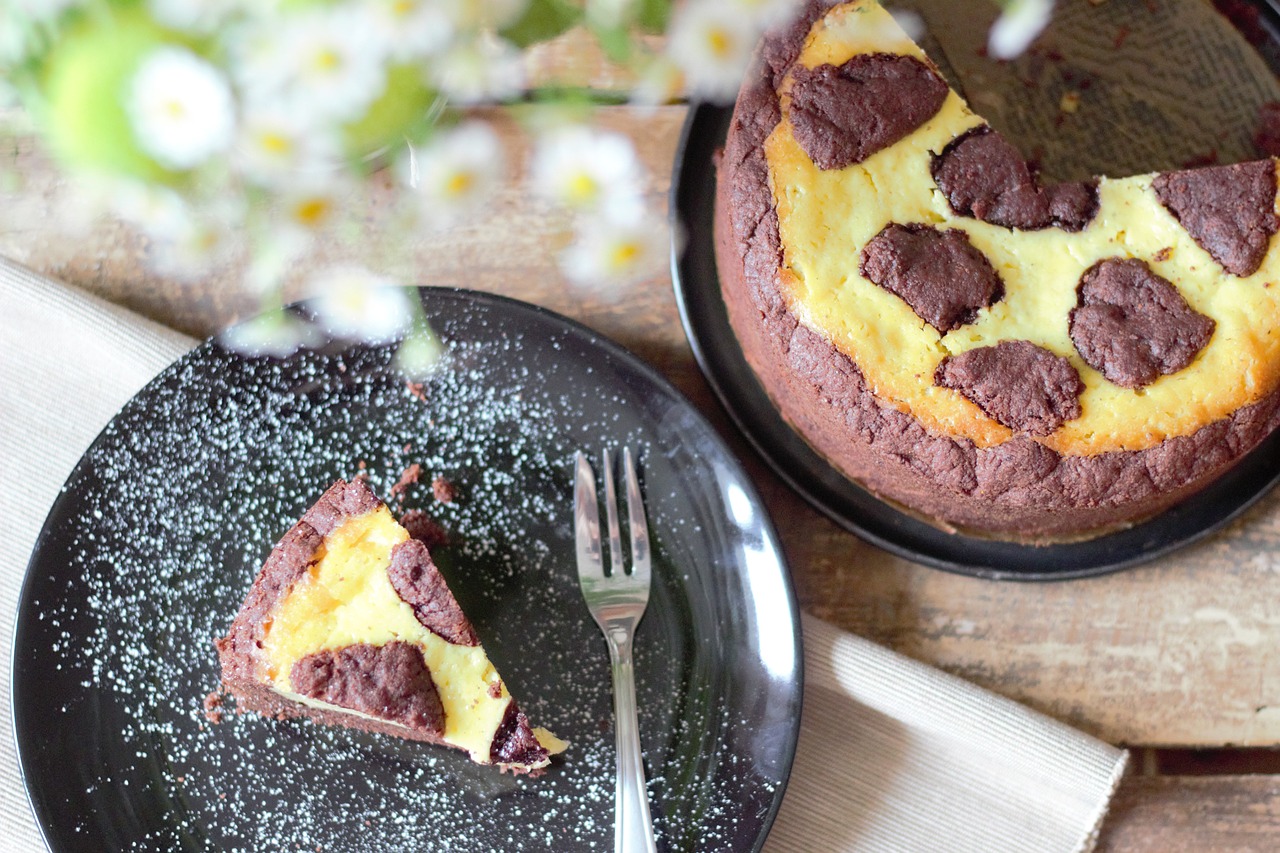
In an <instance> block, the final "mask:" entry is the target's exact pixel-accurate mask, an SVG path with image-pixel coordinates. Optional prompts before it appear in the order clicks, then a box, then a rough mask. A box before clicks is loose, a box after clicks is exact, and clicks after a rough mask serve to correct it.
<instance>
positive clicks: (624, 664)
mask: <svg viewBox="0 0 1280 853" xmlns="http://www.w3.org/2000/svg"><path fill="white" fill-rule="evenodd" d="M609 658H610V660H611V661H612V662H613V712H614V713H613V719H614V726H615V727H616V730H617V735H618V777H617V794H616V797H615V799H614V810H615V817H614V831H613V850H614V853H652V851H654V850H655V849H656V848H655V847H654V843H653V823H652V821H651V820H650V817H649V795H648V792H647V790H646V789H645V784H644V765H643V764H642V763H641V760H640V724H639V719H638V716H637V713H636V679H635V668H634V667H633V666H632V663H631V638H630V637H627V638H625V639H624V640H623V641H621V642H620V641H619V640H618V638H616V637H613V636H610V637H609Z"/></svg>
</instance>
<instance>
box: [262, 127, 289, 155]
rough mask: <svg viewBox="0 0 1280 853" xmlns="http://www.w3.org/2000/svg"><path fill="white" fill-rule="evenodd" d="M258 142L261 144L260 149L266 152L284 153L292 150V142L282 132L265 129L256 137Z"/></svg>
mask: <svg viewBox="0 0 1280 853" xmlns="http://www.w3.org/2000/svg"><path fill="white" fill-rule="evenodd" d="M258 143H259V144H260V145H261V146H262V150H263V151H266V152H267V153H268V154H277V155H284V154H288V153H289V152H290V151H292V150H293V142H292V141H291V140H290V139H289V137H287V136H285V135H284V134H283V133H272V132H271V131H269V130H268V131H265V132H264V133H263V134H262V135H261V136H259V137H258Z"/></svg>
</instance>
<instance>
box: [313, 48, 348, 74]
mask: <svg viewBox="0 0 1280 853" xmlns="http://www.w3.org/2000/svg"><path fill="white" fill-rule="evenodd" d="M312 65H314V66H315V69H316V70H317V71H325V72H327V71H336V70H337V69H339V68H341V67H342V57H341V56H340V55H339V54H338V52H337V51H336V50H334V49H333V48H331V47H326V48H322V49H320V50H317V51H316V55H315V57H314V59H313V61H312Z"/></svg>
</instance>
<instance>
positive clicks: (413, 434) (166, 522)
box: [23, 300, 789, 851]
mask: <svg viewBox="0 0 1280 853" xmlns="http://www.w3.org/2000/svg"><path fill="white" fill-rule="evenodd" d="M444 309H449V310H444ZM441 310H442V312H443V313H442V314H441V315H440V316H438V317H437V318H436V322H437V324H438V327H439V328H438V331H440V333H441V335H442V337H443V338H444V339H445V340H447V341H449V342H450V356H449V360H448V363H447V365H446V367H445V368H444V369H442V370H441V371H439V372H438V373H437V375H435V376H433V377H432V378H431V379H430V381H428V382H426V383H425V384H424V386H423V387H422V389H421V391H420V392H418V393H415V391H414V389H411V388H407V387H406V384H405V382H404V379H403V377H401V376H398V375H397V374H396V373H395V372H394V371H393V370H392V369H390V367H389V361H390V353H391V351H390V349H387V348H382V349H369V348H363V347H345V348H343V347H337V348H334V349H331V350H329V351H325V352H308V353H302V354H299V355H297V356H295V357H292V358H290V359H288V360H286V361H283V362H268V361H265V360H246V359H244V358H241V357H238V356H232V355H230V354H227V353H225V352H223V351H221V350H219V349H217V348H216V347H212V346H206V347H205V348H203V349H201V350H199V351H197V353H196V355H195V356H194V357H191V358H188V359H186V360H184V362H181V363H179V365H177V366H175V368H172V369H171V370H170V371H168V372H167V373H166V374H165V375H163V376H162V377H161V378H160V380H158V381H157V382H156V383H154V384H153V385H152V386H151V387H150V388H149V389H148V391H147V392H145V393H144V395H143V398H142V399H140V400H139V401H135V403H134V404H131V406H129V407H128V408H126V410H125V411H124V412H123V413H122V415H121V416H120V417H118V418H117V419H116V421H114V422H113V424H112V426H111V427H110V428H109V429H108V431H107V432H106V433H105V434H104V435H103V437H102V438H101V439H100V440H99V441H98V442H97V443H96V444H95V446H94V448H93V449H92V450H91V452H90V454H89V455H88V457H87V458H86V462H85V463H84V464H82V467H81V469H80V472H79V474H78V476H77V477H76V478H73V481H72V484H71V487H70V489H69V492H68V494H67V496H66V499H65V500H64V501H63V503H62V505H61V507H60V508H59V511H55V519H57V518H58V517H59V512H61V513H63V514H64V516H65V517H64V518H63V519H62V521H63V522H64V523H65V524H66V525H67V526H66V527H65V528H64V533H63V535H61V536H60V537H56V538H55V539H54V540H51V541H50V542H47V543H46V544H45V545H43V546H42V551H41V558H42V559H41V561H40V562H39V565H40V566H41V570H42V571H45V572H48V577H47V578H44V579H43V580H44V582H42V583H40V584H36V585H35V587H34V588H33V592H34V593H35V594H37V595H38V596H39V597H38V598H37V600H35V601H34V602H32V605H33V606H32V609H31V611H30V612H32V613H35V614H38V615H36V616H35V620H36V621H37V622H39V623H40V625H39V628H38V630H35V631H34V634H33V633H32V632H28V634H29V635H31V636H38V637H42V638H47V643H46V645H47V647H48V649H49V651H50V652H51V653H52V654H51V655H48V654H45V653H44V652H43V650H42V649H40V648H37V651H36V654H35V656H36V657H40V658H42V659H44V660H48V661H52V663H53V666H54V667H56V669H55V673H56V675H54V676H53V678H52V679H51V681H50V684H49V685H46V688H42V689H47V693H48V695H49V696H56V697H57V701H56V705H55V706H54V707H51V708H49V709H48V713H49V714H50V715H52V716H55V717H58V718H59V719H58V720H57V721H56V723H55V725H58V726H61V727H63V728H65V729H66V730H67V731H71V732H81V733H82V734H83V737H84V738H85V739H86V744H81V745H78V746H73V747H70V748H69V749H70V751H71V752H73V753H75V754H77V755H78V756H79V765H80V766H79V767H78V768H77V772H78V773H79V774H81V778H80V781H82V783H83V784H81V785H79V786H78V788H77V785H76V784H74V783H72V782H68V783H67V784H68V788H69V789H77V791H78V793H77V794H76V796H75V797H71V796H70V795H68V798H69V799H72V800H73V801H76V802H78V801H79V799H80V798H83V800H84V802H85V803H86V804H87V807H85V808H83V809H77V808H75V807H72V808H68V809H65V810H64V814H67V815H73V816H75V817H74V820H75V822H76V823H75V825H74V826H70V827H66V828H68V829H71V830H74V831H75V832H76V833H77V834H78V835H79V836H80V837H81V838H95V839H102V838H104V837H106V836H105V835H104V830H103V828H102V826H100V825H98V824H97V823H96V822H97V821H100V820H106V821H108V822H110V823H112V825H113V826H114V827H115V830H113V831H118V832H119V833H120V836H119V838H120V840H121V844H120V846H122V847H125V848H127V849H136V850H154V849H175V848H179V849H188V848H190V849H200V848H205V847H213V848H217V849H228V850H245V851H259V850H326V851H329V850H333V851H340V850H416V849H431V850H458V851H476V850H489V849H522V850H608V849H611V848H612V843H613V841H612V838H613V772H614V771H613V761H614V748H613V733H612V728H611V719H612V707H611V693H610V689H609V675H608V672H609V670H608V660H607V654H606V652H605V646H604V641H603V638H602V637H601V636H600V634H599V631H598V629H597V628H596V627H595V625H594V623H593V622H592V621H591V619H590V616H589V615H588V614H587V612H586V609H585V606H584V605H583V603H582V600H581V594H580V593H579V591H578V588H577V583H576V574H575V569H574V566H573V562H572V554H573V540H572V519H571V516H570V511H569V510H570V507H569V499H570V494H571V470H572V458H573V453H574V452H575V451H576V450H578V449H579V448H584V449H588V450H593V449H597V448H598V447H599V446H600V442H601V441H603V440H607V441H609V442H610V443H613V444H616V445H619V446H621V445H622V444H631V445H632V446H634V447H638V448H640V450H641V460H642V467H643V469H644V479H645V481H646V490H647V493H648V497H649V518H650V524H651V528H652V531H653V537H654V555H655V571H656V574H657V580H656V581H655V588H654V591H653V599H652V603H651V605H650V609H649V613H648V614H647V616H646V619H645V622H644V623H643V625H642V628H641V632H640V636H639V637H638V639H637V672H638V675H639V680H640V685H639V690H640V705H641V708H642V717H641V733H642V738H643V739H644V743H645V747H646V760H647V764H648V766H649V769H650V775H651V779H650V789H651V793H652V799H653V801H654V804H655V814H656V821H657V829H658V834H659V837H660V840H661V845H662V846H664V847H665V848H666V849H682V850H683V849H689V850H694V849H696V850H719V849H741V848H742V846H743V839H744V838H745V839H750V840H752V841H754V840H755V839H756V838H757V836H758V833H759V827H760V825H761V822H762V815H764V814H766V813H767V812H768V811H769V808H770V806H771V804H772V802H773V795H774V793H775V792H776V790H777V789H778V785H779V780H780V779H781V778H784V777H785V772H786V766H785V765H786V759H785V758H784V757H783V756H784V754H789V753H787V751H786V750H785V749H774V750H773V751H770V750H769V749H764V750H762V751H756V752H754V753H753V752H752V751H751V750H744V748H743V747H742V746H741V744H740V743H739V740H740V738H741V736H743V733H744V732H745V734H751V732H750V731H749V729H751V727H756V728H758V727H759V725H760V718H759V715H758V714H757V713H756V712H755V709H753V708H752V704H753V702H754V701H756V700H757V699H758V697H751V700H752V701H750V702H748V701H745V700H744V698H743V697H742V696H740V695H739V692H740V691H742V690H743V689H744V687H743V686H741V685H736V684H735V681H734V679H735V678H738V677H740V676H739V675H738V674H736V673H731V672H727V671H726V669H727V667H726V666H725V660H724V658H725V656H726V655H728V656H733V655H741V654H743V653H744V651H746V652H749V651H750V649H746V650H743V649H737V648H735V647H734V646H732V644H731V643H730V641H731V640H732V637H731V636H730V635H728V634H726V631H727V630H728V626H729V625H730V624H731V623H732V622H733V620H737V619H740V618H742V617H741V614H738V613H733V614H728V613H726V614H725V615H724V616H723V617H717V620H718V623H716V622H711V623H709V622H708V621H707V619H706V616H705V614H706V613H707V612H708V611H709V612H711V613H713V614H714V613H716V608H720V609H724V608H725V607H729V606H730V605H729V604H728V603H726V602H724V601H717V598H718V597H724V595H725V593H724V592H723V591H719V592H718V591H717V586H716V583H715V582H714V578H713V577H712V575H713V574H714V572H722V571H725V570H726V567H724V566H719V565H706V564H707V563H708V562H709V560H710V559H711V558H708V556H707V555H706V554H705V553H703V552H704V551H705V552H709V553H715V552H725V553H730V552H732V550H733V543H732V542H729V546H730V547H729V548H728V551H725V548H726V545H725V543H724V542H720V541H718V540H716V541H714V542H711V544H708V540H709V539H716V537H721V538H723V537H725V536H726V535H727V534H726V533H725V526H726V524H727V522H725V521H724V519H723V516H724V509H723V506H717V505H716V504H717V500H718V499H717V500H712V499H708V498H707V496H706V495H699V494H697V489H696V488H693V489H692V491H693V495H692V496H691V495H690V491H691V487H690V485H689V483H688V482H687V476H688V473H689V472H688V470H686V468H687V466H689V465H690V464H692V463H690V461H689V460H688V459H687V458H682V456H681V454H682V453H686V450H682V449H681V445H679V443H678V442H679V441H680V438H679V436H680V435H681V433H682V432H684V433H687V432H688V431H689V430H690V429H692V427H690V425H689V424H688V423H687V422H686V420H685V419H687V415H685V416H681V414H680V405H681V404H679V403H678V401H676V402H674V403H673V402H672V401H670V400H651V399H650V400H643V401H642V400H641V397H640V396H638V395H640V394H641V393H642V391H643V389H642V388H641V387H640V385H639V384H638V383H639V380H637V379H636V378H635V377H634V376H632V375H630V373H629V371H628V370H627V369H626V365H620V364H615V363H614V362H613V361H612V360H610V359H609V358H602V357H601V356H600V355H599V353H597V352H594V351H593V349H592V347H591V345H590V341H585V342H584V341H583V340H582V339H581V338H582V335H581V333H580V332H576V331H574V330H568V331H565V330H562V329H559V328H558V327H557V326H555V325H554V324H551V323H550V321H547V320H545V319H541V318H535V320H536V322H533V323H532V324H530V325H529V326H528V327H527V328H523V329H521V328H518V327H517V326H513V325H511V324H510V323H508V322H507V321H506V319H505V318H504V317H500V316H490V315H489V313H488V312H489V311H499V313H500V312H501V310H505V309H503V307H502V306H501V305H499V307H498V309H493V308H484V309H478V308H475V307H474V306H473V307H472V308H470V309H468V310H461V311H460V310H458V308H457V305H456V304H455V303H454V302H451V301H448V300H446V301H445V304H444V308H442V309H441ZM522 316H523V315H522ZM649 393H650V396H652V392H649ZM655 413H656V414H655ZM682 417H683V418H685V419H682ZM696 426H698V428H699V429H701V430H703V431H706V428H705V425H700V422H699V424H697V425H696ZM361 463H363V465H364V468H363V470H364V472H365V474H366V475H367V476H368V478H369V482H370V485H371V486H372V487H373V489H374V491H375V492H377V493H379V494H381V495H383V496H386V495H387V493H388V491H389V489H390V488H391V486H392V485H393V484H395V483H396V482H397V479H398V477H399V475H400V473H401V472H402V471H403V470H404V468H405V467H406V466H407V465H408V464H410V463H417V464H419V465H421V466H422V472H423V476H422V478H421V483H420V484H419V485H416V486H412V487H410V488H409V489H408V490H407V498H406V501H405V505H406V506H407V507H421V508H423V509H425V510H426V511H427V512H428V513H429V514H430V515H431V516H433V517H434V518H435V519H436V520H438V521H439V522H440V523H441V524H442V525H443V526H444V527H445V528H446V529H447V530H448V531H449V534H450V544H449V545H448V546H447V547H445V548H443V549H439V550H437V551H435V552H433V553H434V554H435V556H436V558H437V562H438V564H439V565H440V566H441V570H442V571H443V572H444V573H445V575H446V577H447V578H448V579H449V580H450V583H451V586H452V587H453V589H454V591H455V593H456V595H457V597H458V599H459V601H460V603H461V604H462V606H463V608H464V609H465V610H466V611H467V612H468V614H469V615H470V616H471V618H472V619H473V621H474V622H475V624H476V627H477V630H478V632H479V633H480V636H481V639H482V640H483V641H484V643H485V647H486V650H487V651H488V653H489V655H490V657H491V658H492V659H493V660H494V662H495V664H496V665H497V667H498V669H499V671H500V672H501V673H502V674H503V676H504V677H505V678H506V680H507V683H508V686H509V687H510V689H511V691H512V693H513V694H514V695H515V696H516V697H517V699H519V700H520V702H521V705H522V707H523V708H524V710H525V711H526V713H527V714H528V716H529V718H530V720H531V722H532V723H533V724H534V725H543V726H546V727H548V728H550V729H552V730H553V731H555V732H556V733H557V734H559V735H561V736H562V737H565V738H567V739H568V740H569V741H570V742H571V746H570V748H569V750H568V752H567V753H566V754H565V755H564V756H563V758H562V759H561V760H559V761H557V763H556V764H554V765H553V766H552V768H550V770H549V771H548V772H547V774H546V775H545V776H543V777H541V778H537V779H528V778H513V777H511V776H505V775H502V774H499V773H498V772H497V771H496V770H494V769H493V768H482V767H477V766H475V765H473V764H471V763H470V762H469V761H468V760H467V758H466V757H465V756H464V755H462V754H460V753H455V752H453V751H450V750H445V749H442V748H437V747H432V746H428V745H424V744H418V743H409V742H403V741H399V740H398V739H395V738H387V737H382V736H377V735H370V734H365V733H358V732H353V731H347V730H341V729H326V728H322V727H318V726H315V725H312V724H310V723H307V722H300V721H274V720H267V719H264V718H261V717H259V716H257V715H237V714H235V713H232V712H231V709H230V708H226V709H224V711H226V713H225V720H224V721H223V722H222V723H220V724H217V725H213V724H211V723H210V722H209V721H208V720H207V719H206V714H205V709H204V707H203V705H202V702H203V700H204V697H205V696H206V695H207V694H208V693H209V691H210V690H212V689H214V688H215V687H216V686H217V681H218V676H217V660H216V655H215V654H214V651H213V647H212V641H213V639H214V638H215V637H217V636H220V635H221V634H223V633H224V632H225V631H226V629H227V626H228V625H229V623H230V620H231V618H232V616H233V615H234V613H235V610H236V609H237V607H238V606H239V604H240V601H241V600H242V599H243V596H244V594H245V592H246V591H247V589H248V586H249V583H250V581H251V580H252V578H253V575H254V574H255V573H256V571H257V569H258V567H259V566H260V565H261V562H262V560H263V558H264V557H265V555H266V553H267V552H268V551H269V550H270V547H271V545H272V544H273V543H274V542H275V540H276V539H277V538H278V537H279V536H280V535H281V534H282V533H283V532H284V531H285V530H286V529H287V528H288V527H289V526H290V525H291V524H292V523H293V521H294V520H296V519H297V517H298V516H300V515H301V513H302V512H303V511H304V510H305V509H306V507H307V506H309V505H310V504H311V503H312V502H313V501H314V500H315V498H316V497H318V496H319V494H320V493H321V492H322V491H323V490H324V488H325V487H327V486H328V485H329V484H330V483H331V482H332V481H333V480H334V479H336V478H338V477H351V476H353V475H355V474H356V473H357V472H358V471H360V464H361ZM434 477H444V478H445V479H447V480H448V481H449V482H451V483H452V484H454V485H455V486H456V489H457V496H456V499H454V500H452V501H450V502H448V503H442V502H439V501H436V500H434V499H433V496H432V489H431V485H430V484H431V481H432V479H433V478H434ZM713 533H714V535H712V534H713ZM730 538H732V537H730ZM716 559H721V558H716ZM677 567H678V568H677ZM729 568H733V567H729ZM736 582H737V581H735V583H736ZM779 606H780V607H781V606H782V603H780V604H779ZM695 617H696V619H695ZM691 620H692V621H691ZM751 660H752V658H751V656H750V655H747V656H746V657H744V658H741V659H739V660H738V665H739V666H744V665H746V663H749V662H750V661H751ZM744 662H746V663H744ZM757 666H758V662H757ZM748 686H749V685H748ZM30 701H32V700H31V699H28V700H27V702H28V703H29V702H30ZM23 704H24V706H25V704H26V703H23ZM784 710H785V709H784ZM90 725H92V726H93V729H92V730H89V729H88V726H90ZM756 734H759V733H758V732H757V733H756ZM59 784H61V782H60V783H59ZM120 801H124V802H127V803H128V804H129V805H128V808H112V804H114V803H118V802H120ZM104 809H109V810H110V811H111V815H112V816H110V817H104V816H103V814H102V812H103V810H104Z"/></svg>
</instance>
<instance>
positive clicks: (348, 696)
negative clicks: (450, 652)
mask: <svg viewBox="0 0 1280 853" xmlns="http://www.w3.org/2000/svg"><path fill="white" fill-rule="evenodd" d="M289 680H290V681H291V682H292V684H293V689H294V691H295V692H297V693H300V694H302V695H303V696H306V697H308V698H311V699H318V700H320V701H322V702H328V703H329V704H330V705H337V706H338V707H340V708H349V709H351V710H352V711H359V712H360V713H362V714H368V715H369V716H371V717H377V718H378V719H381V720H390V721H391V722H394V723H400V724H401V725H404V726H408V727H409V728H411V729H419V730H422V729H425V730H427V731H430V732H434V733H436V734H443V733H444V707H443V706H442V705H441V704H440V695H439V694H438V693H437V692H436V685H435V682H433V681H432V680H431V672H430V670H428V669H427V664H426V661H424V660H423V659H422V652H421V651H419V650H418V648H417V647H416V646H412V645H410V644H408V643H402V642H399V641H395V642H390V643H387V644H386V645H385V646H371V645H369V644H367V643H357V644H356V645H353V646H346V647H345V648H341V649H337V650H336V651H323V652H316V653H315V654H311V655H307V656H306V657H304V658H302V659H301V660H299V661H298V662H297V663H295V664H294V665H293V669H292V670H291V671H290V673H289Z"/></svg>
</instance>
